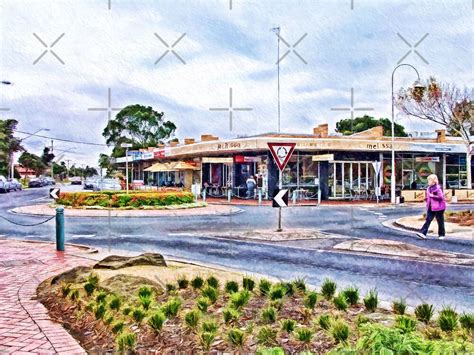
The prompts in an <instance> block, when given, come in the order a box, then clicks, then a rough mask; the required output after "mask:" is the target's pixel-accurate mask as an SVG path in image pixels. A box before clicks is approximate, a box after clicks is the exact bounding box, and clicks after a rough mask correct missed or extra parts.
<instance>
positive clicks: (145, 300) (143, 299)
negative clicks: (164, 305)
mask: <svg viewBox="0 0 474 355" xmlns="http://www.w3.org/2000/svg"><path fill="white" fill-rule="evenodd" d="M138 299H139V301H140V304H141V305H142V307H143V309H145V310H148V309H149V308H150V305H151V304H152V302H153V299H152V298H151V296H150V295H141V296H139V297H138Z"/></svg>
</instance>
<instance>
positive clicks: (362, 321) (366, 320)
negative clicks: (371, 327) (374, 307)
mask: <svg viewBox="0 0 474 355" xmlns="http://www.w3.org/2000/svg"><path fill="white" fill-rule="evenodd" d="M367 323H370V319H369V317H367V316H366V315H365V314H362V313H360V314H358V315H357V318H356V325H357V327H358V328H360V327H361V326H362V325H363V324H367Z"/></svg>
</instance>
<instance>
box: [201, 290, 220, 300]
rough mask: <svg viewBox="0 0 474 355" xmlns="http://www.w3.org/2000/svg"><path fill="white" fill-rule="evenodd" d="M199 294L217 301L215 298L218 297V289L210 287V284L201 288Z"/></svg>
mask: <svg viewBox="0 0 474 355" xmlns="http://www.w3.org/2000/svg"><path fill="white" fill-rule="evenodd" d="M201 294H202V295H203V296H204V297H207V298H209V299H210V300H211V302H212V303H216V302H217V298H218V297H219V291H218V290H217V289H216V288H214V287H212V286H206V287H204V288H203V289H202V290H201Z"/></svg>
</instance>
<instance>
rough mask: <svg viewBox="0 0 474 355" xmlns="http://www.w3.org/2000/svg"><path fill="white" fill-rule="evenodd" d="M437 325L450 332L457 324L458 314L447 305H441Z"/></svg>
mask: <svg viewBox="0 0 474 355" xmlns="http://www.w3.org/2000/svg"><path fill="white" fill-rule="evenodd" d="M438 325H439V327H440V328H441V330H442V331H444V332H452V331H453V330H455V329H456V328H457V326H458V314H457V313H456V311H455V310H454V309H452V308H451V307H449V306H446V307H443V309H442V310H441V312H440V313H439V317H438Z"/></svg>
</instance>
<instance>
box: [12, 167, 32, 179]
mask: <svg viewBox="0 0 474 355" xmlns="http://www.w3.org/2000/svg"><path fill="white" fill-rule="evenodd" d="M15 170H16V171H18V174H20V177H21V178H22V179H26V178H34V177H36V172H35V171H34V170H33V169H28V168H25V167H24V166H22V165H20V164H17V165H15Z"/></svg>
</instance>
